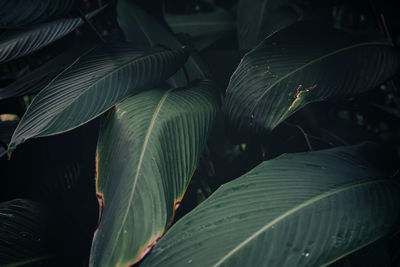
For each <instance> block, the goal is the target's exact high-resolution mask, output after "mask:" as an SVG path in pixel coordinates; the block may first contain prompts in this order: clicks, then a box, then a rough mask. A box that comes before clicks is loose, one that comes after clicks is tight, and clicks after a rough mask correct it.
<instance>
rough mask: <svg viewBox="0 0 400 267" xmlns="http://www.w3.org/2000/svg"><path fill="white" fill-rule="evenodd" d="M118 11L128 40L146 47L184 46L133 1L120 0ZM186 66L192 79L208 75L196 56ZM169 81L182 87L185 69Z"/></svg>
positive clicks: (172, 47)
mask: <svg viewBox="0 0 400 267" xmlns="http://www.w3.org/2000/svg"><path fill="white" fill-rule="evenodd" d="M117 13H118V15H117V19H118V23H119V25H120V27H121V28H122V30H123V31H124V34H125V37H126V40H127V41H129V42H132V43H133V44H135V45H140V46H144V47H160V46H164V47H168V48H170V49H179V48H180V47H182V44H181V43H180V42H179V41H178V40H177V39H176V38H175V37H174V36H173V34H172V33H170V32H169V31H168V30H167V29H165V28H163V26H161V25H160V24H159V23H158V22H157V21H156V20H155V19H153V18H152V17H150V16H149V15H148V14H146V12H145V11H143V10H141V9H140V8H139V7H138V6H136V5H135V4H134V3H133V2H132V1H129V0H119V1H118V6H117ZM185 67H186V69H187V73H188V76H189V80H190V81H193V80H195V79H203V78H206V77H207V71H206V69H205V67H204V66H203V64H202V62H201V61H200V59H199V58H198V57H196V56H193V55H192V56H191V57H189V59H188V61H187V63H186V64H185ZM169 81H170V83H171V85H172V86H173V87H182V86H185V85H186V84H187V80H186V77H185V74H184V72H183V70H180V71H178V72H177V73H176V74H175V75H174V76H173V77H171V79H170V80H169Z"/></svg>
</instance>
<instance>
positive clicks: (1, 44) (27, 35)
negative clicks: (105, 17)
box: [0, 8, 103, 63]
mask: <svg viewBox="0 0 400 267" xmlns="http://www.w3.org/2000/svg"><path fill="white" fill-rule="evenodd" d="M102 9H103V8H100V9H98V10H96V11H93V12H92V13H89V14H88V15H87V16H86V17H87V18H88V19H90V18H91V17H93V16H95V15H96V14H97V13H99V12H100V11H101V10H102ZM83 22H84V21H83V20H82V19H81V18H69V19H59V20H55V21H51V22H48V23H44V24H38V25H34V26H30V27H26V28H23V29H19V30H8V31H6V32H4V33H3V34H1V35H0V63H3V62H7V61H10V60H13V59H16V58H19V57H22V56H25V55H28V54H30V53H33V52H35V51H37V50H39V49H40V48H42V47H45V46H46V45H48V44H50V43H52V42H54V41H56V40H58V39H60V38H61V37H64V36H65V35H67V34H68V33H70V32H72V31H73V30H75V29H76V28H78V27H79V26H81V25H82V24H83Z"/></svg>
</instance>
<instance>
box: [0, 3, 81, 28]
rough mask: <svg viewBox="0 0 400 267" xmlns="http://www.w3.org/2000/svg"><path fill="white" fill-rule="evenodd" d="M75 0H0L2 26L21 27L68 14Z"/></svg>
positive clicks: (0, 24)
mask: <svg viewBox="0 0 400 267" xmlns="http://www.w3.org/2000/svg"><path fill="white" fill-rule="evenodd" d="M74 2H75V0H37V1H18V0H16V1H8V0H0V28H13V27H21V26H25V25H28V24H35V23H40V22H45V21H48V20H52V19H56V18H58V17H61V16H63V15H64V14H67V13H68V12H69V11H70V10H71V8H72V7H73V5H74Z"/></svg>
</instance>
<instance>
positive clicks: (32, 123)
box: [9, 45, 187, 152]
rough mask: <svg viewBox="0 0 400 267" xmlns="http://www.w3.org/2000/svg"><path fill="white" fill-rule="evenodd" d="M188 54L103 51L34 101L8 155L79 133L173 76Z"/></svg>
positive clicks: (89, 56) (84, 60)
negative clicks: (37, 141) (38, 140)
mask: <svg viewBox="0 0 400 267" xmlns="http://www.w3.org/2000/svg"><path fill="white" fill-rule="evenodd" d="M186 58H187V53H186V52H185V51H183V50H180V51H164V50H137V49H134V48H132V47H131V46H129V45H107V46H99V47H97V48H95V49H93V50H92V51H90V52H89V53H87V54H85V55H83V56H82V57H80V58H79V59H78V60H77V61H76V63H75V64H73V65H71V66H70V67H69V68H67V69H66V70H65V71H63V72H62V73H61V74H59V75H58V76H57V77H56V78H55V79H54V80H53V81H52V82H51V83H50V84H49V85H47V87H46V88H44V89H43V90H42V91H41V92H40V93H39V94H38V95H37V96H36V97H35V99H34V100H33V101H32V104H31V105H30V106H29V107H28V110H27V111H26V113H25V114H24V116H23V117H22V119H21V121H20V123H19V125H18V127H17V129H16V130H15V132H14V134H13V138H12V140H11V143H10V146H9V152H10V151H12V150H13V149H15V147H16V146H17V145H18V144H20V143H22V142H24V141H25V140H27V139H29V138H32V137H40V136H48V135H54V134H58V133H63V132H66V131H69V130H71V129H74V128H76V127H78V126H80V125H82V124H84V123H86V122H88V121H90V120H92V119H94V118H96V117H97V116H99V115H100V114H102V113H104V112H105V111H106V110H108V109H109V108H111V107H112V106H114V105H115V104H117V103H118V102H120V101H121V100H123V99H124V98H126V97H128V96H129V95H132V94H134V93H137V92H140V91H142V90H144V89H149V88H151V87H153V86H156V85H158V84H159V83H160V82H162V81H164V80H165V79H167V78H168V77H169V76H171V75H172V74H174V73H175V72H176V71H177V70H178V69H179V68H180V67H181V66H182V64H183V63H184V62H185V60H186Z"/></svg>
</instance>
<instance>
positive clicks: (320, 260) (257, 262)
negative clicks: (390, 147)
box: [141, 144, 400, 267]
mask: <svg viewBox="0 0 400 267" xmlns="http://www.w3.org/2000/svg"><path fill="white" fill-rule="evenodd" d="M376 152H377V151H376V149H375V147H374V146H371V144H365V145H357V146H353V147H338V148H334V149H329V150H321V151H318V152H307V153H298V154H285V155H283V156H281V157H279V158H276V159H274V160H271V161H265V162H263V163H262V164H260V165H259V166H257V167H256V168H254V169H253V170H252V171H250V172H248V173H247V174H245V175H243V176H242V177H240V178H238V179H236V180H234V181H232V182H229V183H227V184H225V185H223V186H222V187H221V188H220V189H218V190H217V191H216V192H215V193H214V194H213V195H211V196H210V197H209V198H208V199H207V200H206V201H204V202H203V203H201V204H200V205H199V206H198V207H196V208H195V209H194V210H193V211H192V212H190V213H188V214H187V215H186V216H185V217H183V218H182V219H181V220H179V221H178V222H177V223H176V224H175V225H174V226H173V227H172V228H171V229H170V230H169V231H168V233H167V234H166V235H165V236H164V237H163V238H162V239H161V240H160V241H159V243H158V244H157V245H156V246H155V247H154V248H153V250H152V251H151V253H150V254H149V255H148V256H147V257H146V259H145V260H144V262H143V263H142V264H141V266H146V267H147V266H165V267H168V266H325V265H327V264H329V263H331V262H334V261H336V260H338V259H340V258H341V257H343V256H345V255H347V254H349V253H351V252H352V251H354V250H357V249H359V248H361V247H364V246H366V245H368V244H370V243H372V242H374V241H375V240H377V239H378V238H380V237H382V236H384V235H385V234H387V233H388V232H389V231H390V230H391V229H392V227H393V226H395V225H396V223H397V221H398V219H399V218H400V185H399V183H398V182H396V181H393V180H390V179H384V178H385V175H384V174H383V173H381V172H380V171H378V170H376V169H375V168H374V167H373V163H374V162H375V161H378V160H379V156H380V155H379V153H376Z"/></svg>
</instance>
